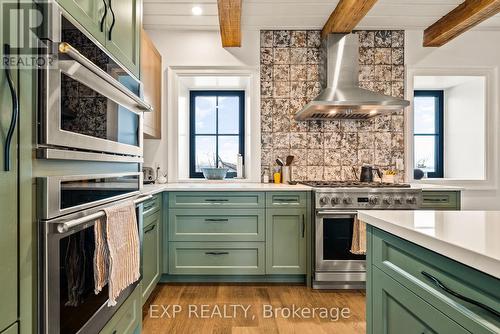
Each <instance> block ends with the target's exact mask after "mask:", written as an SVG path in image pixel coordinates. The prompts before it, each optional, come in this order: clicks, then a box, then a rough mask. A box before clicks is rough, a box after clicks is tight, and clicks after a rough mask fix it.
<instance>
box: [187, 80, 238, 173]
mask: <svg viewBox="0 0 500 334" xmlns="http://www.w3.org/2000/svg"><path fill="white" fill-rule="evenodd" d="M198 96H216V101H217V100H218V97H219V96H237V97H239V99H240V100H239V101H240V105H239V134H238V135H236V134H219V110H218V101H217V102H216V120H215V122H216V123H215V124H216V127H215V134H204V133H195V132H196V106H195V104H196V98H197V97H198ZM196 136H215V138H216V139H215V149H216V156H218V154H219V153H218V150H219V137H223V136H232V137H234V136H238V137H239V154H241V155H242V156H243V159H245V91H244V90H191V91H190V92H189V177H190V178H193V179H199V178H203V173H202V172H196V140H195V139H196ZM234 177H236V172H229V173H227V175H226V178H234Z"/></svg>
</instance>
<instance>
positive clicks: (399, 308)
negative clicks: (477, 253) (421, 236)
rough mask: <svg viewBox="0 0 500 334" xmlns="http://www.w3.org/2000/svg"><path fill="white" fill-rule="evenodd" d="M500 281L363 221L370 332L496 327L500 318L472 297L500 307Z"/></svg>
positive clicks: (484, 331)
mask: <svg viewBox="0 0 500 334" xmlns="http://www.w3.org/2000/svg"><path fill="white" fill-rule="evenodd" d="M437 281H439V282H440V284H437ZM499 285H500V280H499V279H497V278H495V277H492V276H490V275H487V274H485V273H482V272H480V271H478V270H475V269H473V268H470V267H468V266H466V265H464V264H461V263H459V262H456V261H454V260H451V259H449V258H447V257H445V256H443V255H440V254H438V253H435V252H432V251H431V250H428V249H425V248H423V247H421V246H419V245H416V244H414V243H411V242H409V241H407V240H404V239H401V238H399V237H397V236H394V235H392V234H389V233H387V232H384V231H382V230H380V229H377V228H375V227H373V226H368V227H367V293H366V295H367V305H366V310H367V311H366V318H367V333H369V334H379V333H401V332H405V333H406V332H408V333H475V334H496V333H500V319H499V318H498V317H497V316H495V315H494V314H493V313H491V312H490V311H488V310H487V309H486V308H482V307H480V306H477V305H476V304H474V303H471V302H470V301H475V302H477V303H480V304H483V305H486V306H487V307H489V308H490V309H493V310H499V309H500V290H499V289H498V286H499ZM443 287H446V289H444V288H443ZM450 291H453V293H450ZM460 296H463V297H465V299H464V298H462V297H460ZM404 329H406V330H404ZM413 330H414V331H413Z"/></svg>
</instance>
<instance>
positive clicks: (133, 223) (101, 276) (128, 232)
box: [94, 202, 140, 306]
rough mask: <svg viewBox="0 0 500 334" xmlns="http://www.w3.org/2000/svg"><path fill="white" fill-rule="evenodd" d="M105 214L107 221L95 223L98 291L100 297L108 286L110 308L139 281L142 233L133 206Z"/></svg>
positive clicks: (131, 203)
mask: <svg viewBox="0 0 500 334" xmlns="http://www.w3.org/2000/svg"><path fill="white" fill-rule="evenodd" d="M104 211H105V213H106V218H105V219H100V220H99V221H98V222H96V227H95V228H94V232H95V234H96V250H95V258H94V261H95V262H94V268H95V269H96V270H94V276H95V290H96V293H98V292H99V291H101V290H102V288H103V287H104V285H105V284H106V282H107V283H108V292H109V297H108V306H114V305H116V299H117V298H118V296H119V295H120V292H122V291H123V290H124V289H125V288H127V287H128V286H129V285H130V284H132V283H134V282H135V281H137V280H138V279H139V278H140V273H139V264H140V263H139V262H140V253H139V233H138V230H137V219H136V215H135V204H134V203H133V202H130V203H127V204H124V205H119V206H113V207H110V208H108V209H104ZM98 238H99V239H100V241H97V239H98ZM101 242H102V244H101ZM106 268H107V269H106Z"/></svg>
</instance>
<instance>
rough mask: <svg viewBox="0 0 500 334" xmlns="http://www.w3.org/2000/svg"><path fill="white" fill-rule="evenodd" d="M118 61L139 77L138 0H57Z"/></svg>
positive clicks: (140, 14)
mask: <svg viewBox="0 0 500 334" xmlns="http://www.w3.org/2000/svg"><path fill="white" fill-rule="evenodd" d="M57 1H58V2H59V4H60V5H61V7H63V8H64V9H65V10H66V11H67V12H68V13H69V14H70V15H71V16H72V17H73V19H74V20H76V21H77V22H78V23H79V24H80V25H81V26H82V27H83V28H85V29H86V30H87V31H88V32H89V33H90V34H91V35H92V36H93V37H94V38H95V39H96V40H97V41H99V42H100V43H101V44H102V45H103V46H104V47H105V48H106V49H107V50H108V51H109V52H110V53H111V54H112V55H113V56H114V57H115V58H116V59H117V60H118V61H119V62H120V63H122V64H123V65H124V66H125V67H127V68H128V69H129V70H130V71H131V72H132V73H133V74H134V75H135V76H137V77H139V74H140V73H139V65H140V63H139V56H140V28H141V24H142V0H57Z"/></svg>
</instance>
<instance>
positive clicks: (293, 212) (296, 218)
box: [266, 209, 306, 274]
mask: <svg viewBox="0 0 500 334" xmlns="http://www.w3.org/2000/svg"><path fill="white" fill-rule="evenodd" d="M266 273H267V274H305V273H306V211H305V209H267V214H266Z"/></svg>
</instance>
